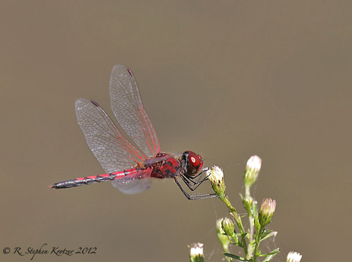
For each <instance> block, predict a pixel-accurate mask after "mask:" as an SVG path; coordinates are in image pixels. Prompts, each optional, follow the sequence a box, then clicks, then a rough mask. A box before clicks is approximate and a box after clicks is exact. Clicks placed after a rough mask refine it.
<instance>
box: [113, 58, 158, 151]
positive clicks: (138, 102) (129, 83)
mask: <svg viewBox="0 0 352 262" xmlns="http://www.w3.org/2000/svg"><path fill="white" fill-rule="evenodd" d="M110 99H111V108H112V111H113V113H114V115H115V117H116V119H117V121H118V122H119V124H120V126H121V127H122V129H123V130H124V131H125V132H126V134H127V135H128V136H129V137H130V138H131V139H132V140H133V142H134V143H135V144H136V145H137V146H138V147H139V148H140V149H141V150H142V151H143V152H144V153H145V155H146V156H147V157H148V158H151V157H153V156H155V155H156V154H157V153H159V152H160V145H159V140H158V137H157V135H156V132H155V130H154V127H153V124H152V122H151V121H150V119H149V116H148V114H147V112H146V111H145V109H144V106H143V103H142V98H141V96H140V94H139V90H138V86H137V82H136V79H135V78H134V75H133V73H132V71H131V69H129V68H127V67H126V66H124V65H116V66H115V67H114V68H113V69H112V72H111V78H110Z"/></svg>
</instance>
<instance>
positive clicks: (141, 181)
mask: <svg viewBox="0 0 352 262" xmlns="http://www.w3.org/2000/svg"><path fill="white" fill-rule="evenodd" d="M151 173H152V168H148V169H145V170H140V171H138V172H137V173H136V174H135V175H133V176H128V177H125V178H120V179H117V180H113V181H111V184H112V185H113V186H114V187H116V188H117V189H118V190H120V191H121V192H122V193H125V194H129V195H132V194H137V193H140V192H143V191H144V190H146V189H148V188H150V187H151V186H152V181H151V179H150V174H151Z"/></svg>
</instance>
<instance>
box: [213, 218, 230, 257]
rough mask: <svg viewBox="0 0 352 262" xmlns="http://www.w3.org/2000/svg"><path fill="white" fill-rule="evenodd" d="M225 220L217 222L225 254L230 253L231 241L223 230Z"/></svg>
mask: <svg viewBox="0 0 352 262" xmlns="http://www.w3.org/2000/svg"><path fill="white" fill-rule="evenodd" d="M223 220H224V219H223V218H220V219H218V220H216V229H217V234H218V239H219V241H220V243H221V245H222V247H223V249H224V250H225V252H228V248H229V245H230V240H229V238H228V236H226V235H225V231H224V229H223V228H222V221H223Z"/></svg>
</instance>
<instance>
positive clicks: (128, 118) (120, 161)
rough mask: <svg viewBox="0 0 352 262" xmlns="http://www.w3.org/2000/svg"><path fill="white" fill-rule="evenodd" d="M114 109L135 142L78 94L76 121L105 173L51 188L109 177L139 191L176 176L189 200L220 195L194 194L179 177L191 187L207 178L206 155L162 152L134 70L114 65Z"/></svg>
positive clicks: (126, 189) (122, 186)
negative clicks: (183, 185)
mask: <svg viewBox="0 0 352 262" xmlns="http://www.w3.org/2000/svg"><path fill="white" fill-rule="evenodd" d="M109 92H110V100H111V109H112V111H113V113H114V115H115V118H116V120H117V122H118V123H119V125H120V127H121V128H122V130H123V131H124V132H125V134H126V135H127V137H129V138H130V139H131V141H132V142H133V143H134V144H135V145H136V146H134V145H133V144H132V143H131V142H130V141H129V140H128V139H126V137H125V136H124V135H123V134H122V132H121V131H120V129H119V128H118V127H117V125H116V124H115V123H114V122H113V121H112V120H111V118H110V117H109V116H108V114H107V113H106V112H105V111H104V109H103V108H102V107H101V106H100V105H99V104H98V103H97V102H95V101H94V100H89V99H78V100H77V101H76V104H75V109H76V116H77V120H78V124H79V126H80V128H81V130H82V132H83V134H84V136H85V139H86V142H87V144H88V147H89V148H90V150H91V151H92V153H93V154H94V156H95V157H96V159H97V160H98V162H99V163H100V165H101V166H102V168H103V169H104V171H105V172H106V174H101V175H96V176H87V177H81V178H75V179H70V180H65V181H62V182H57V183H55V184H53V185H51V186H50V187H51V188H55V189H63V188H73V187H78V186H81V185H89V184H92V183H97V182H103V181H111V183H112V185H113V186H114V187H115V188H117V189H118V190H120V191H121V192H123V193H125V194H136V193H140V192H142V191H144V190H146V189H148V188H150V187H151V184H152V182H151V178H158V179H163V178H173V179H174V181H175V182H176V184H177V186H178V187H179V188H180V189H181V191H182V193H183V194H184V195H185V196H186V198H187V199H189V200H195V199H205V198H213V197H216V194H197V195H190V194H188V193H187V192H186V191H185V190H184V188H183V187H182V185H181V183H180V181H179V180H178V178H181V180H182V181H183V183H184V184H185V185H186V186H187V187H188V188H189V189H190V190H191V191H194V190H195V189H197V188H198V187H199V186H200V185H201V184H202V183H203V182H204V181H206V180H208V179H207V177H208V175H207V173H206V171H207V170H208V168H202V167H203V159H202V157H201V156H200V155H198V154H196V153H194V152H193V151H189V150H187V151H185V152H183V153H182V154H178V155H172V154H167V153H163V152H161V151H160V144H159V140H158V137H157V134H156V132H155V129H154V127H153V124H152V122H151V120H150V118H149V116H148V114H147V112H146V110H145V108H144V106H143V102H142V98H141V95H140V93H139V89H138V85H137V81H136V79H135V76H134V74H133V72H132V70H131V69H129V68H127V67H126V66H124V65H116V66H114V68H113V69H112V73H111V78H110V86H109Z"/></svg>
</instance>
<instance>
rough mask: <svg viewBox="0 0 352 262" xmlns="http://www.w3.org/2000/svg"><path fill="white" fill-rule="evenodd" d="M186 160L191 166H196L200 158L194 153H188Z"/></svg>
mask: <svg viewBox="0 0 352 262" xmlns="http://www.w3.org/2000/svg"><path fill="white" fill-rule="evenodd" d="M188 161H189V163H190V164H191V165H192V166H194V167H198V166H199V164H200V161H201V159H199V156H197V155H196V154H195V153H190V154H189V155H188Z"/></svg>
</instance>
